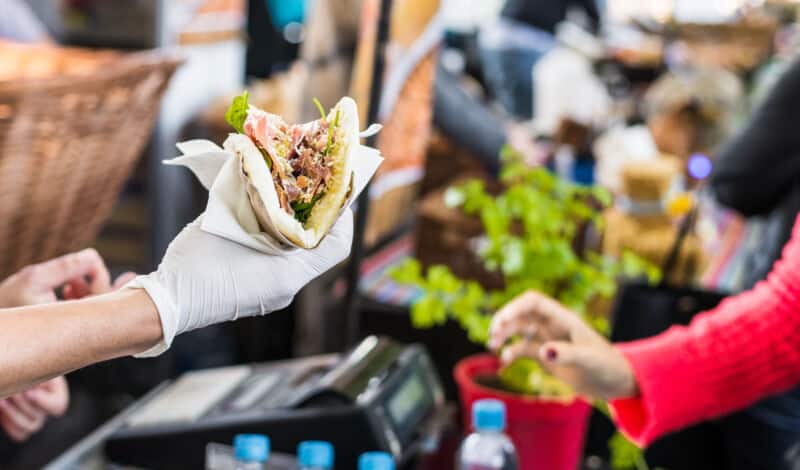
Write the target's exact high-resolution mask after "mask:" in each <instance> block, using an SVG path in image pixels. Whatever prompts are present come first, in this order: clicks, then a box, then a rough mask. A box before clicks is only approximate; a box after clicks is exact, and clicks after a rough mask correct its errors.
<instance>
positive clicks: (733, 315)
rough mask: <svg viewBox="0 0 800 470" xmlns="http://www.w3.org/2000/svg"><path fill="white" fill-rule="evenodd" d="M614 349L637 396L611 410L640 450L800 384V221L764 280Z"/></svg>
mask: <svg viewBox="0 0 800 470" xmlns="http://www.w3.org/2000/svg"><path fill="white" fill-rule="evenodd" d="M619 348H620V350H621V351H622V353H623V354H624V355H625V357H626V358H627V359H628V361H629V362H630V363H631V365H632V367H633V370H634V373H635V375H636V380H637V382H638V384H639V390H640V396H639V397H637V398H632V399H624V400H617V401H614V402H612V403H611V404H610V405H611V410H612V414H613V416H614V417H615V419H616V421H617V423H618V425H619V426H620V429H621V430H622V431H623V432H624V433H625V434H627V435H628V436H629V437H630V438H632V440H633V441H634V442H636V443H637V444H640V445H647V444H649V443H651V442H652V441H653V440H655V439H656V438H658V437H659V436H661V435H663V434H665V433H668V432H670V431H674V430H677V429H679V428H682V427H685V426H687V425H690V424H693V423H696V422H698V421H702V420H706V419H709V418H714V417H717V416H720V415H723V414H726V413H729V412H731V411H734V410H737V409H740V408H743V407H746V406H747V405H749V404H751V403H754V402H755V401H757V400H759V399H761V398H764V397H765V396H767V395H771V394H775V393H779V392H782V391H785V390H786V389H788V388H790V387H791V386H792V385H795V384H797V383H798V382H800V217H799V218H798V220H797V221H795V226H794V230H793V234H792V238H791V240H790V241H789V243H788V244H787V245H786V247H785V248H784V250H783V256H782V258H781V260H780V261H778V262H777V263H776V264H775V266H774V267H773V269H772V272H771V273H770V275H769V277H768V278H767V280H766V281H764V282H761V283H759V284H758V285H757V286H756V287H755V288H754V289H753V290H750V291H748V292H745V293H743V294H740V295H738V296H735V297H731V298H729V299H727V300H725V301H724V302H722V303H721V304H720V305H719V306H718V307H717V308H715V309H713V310H710V311H708V312H705V313H703V314H701V315H698V316H697V317H696V318H695V320H694V321H693V322H692V323H691V324H690V325H689V326H688V327H673V328H671V329H670V330H668V331H666V332H664V333H663V334H661V335H658V336H655V337H653V338H648V339H645V340H641V341H636V342H632V343H627V344H621V345H619Z"/></svg>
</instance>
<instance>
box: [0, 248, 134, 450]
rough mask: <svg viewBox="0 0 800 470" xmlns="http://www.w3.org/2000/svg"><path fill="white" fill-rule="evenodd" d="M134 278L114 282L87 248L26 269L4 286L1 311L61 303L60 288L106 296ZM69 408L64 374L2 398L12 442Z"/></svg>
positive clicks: (1, 419) (68, 293)
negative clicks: (2, 309) (58, 295)
mask: <svg viewBox="0 0 800 470" xmlns="http://www.w3.org/2000/svg"><path fill="white" fill-rule="evenodd" d="M134 277H135V274H133V273H125V274H123V275H122V276H120V277H118V278H117V279H116V281H114V283H113V284H112V283H111V276H110V274H109V272H108V269H107V268H106V266H105V263H104V262H103V260H102V258H101V257H100V255H99V254H98V253H97V251H95V250H93V249H87V250H83V251H80V252H78V253H73V254H69V255H65V256H61V257H59V258H56V259H53V260H50V261H47V262H44V263H39V264H35V265H30V266H27V267H25V268H23V269H22V270H20V271H19V272H17V273H15V274H13V275H11V276H9V277H8V278H6V279H5V280H3V281H2V282H0V308H14V307H22V306H25V305H40V304H47V303H52V302H56V301H57V300H58V298H57V296H56V291H57V289H61V290H62V295H63V297H64V299H67V300H73V299H80V298H83V297H86V296H90V295H98V294H103V293H106V292H110V291H111V290H114V289H117V288H119V287H121V286H122V285H123V284H125V283H127V282H128V281H130V280H131V279H133V278H134ZM68 406H69V388H68V385H67V381H66V379H64V377H63V376H62V377H56V378H54V379H51V380H49V381H47V382H44V383H42V384H40V385H37V386H34V387H32V388H30V389H29V390H26V391H24V392H21V393H18V394H15V395H13V396H10V397H8V398H6V399H3V400H0V427H2V429H3V430H4V431H5V433H6V435H7V436H8V438H9V439H10V440H12V441H14V442H23V441H26V440H27V439H28V438H30V437H31V436H32V435H33V434H35V433H36V432H38V431H40V430H41V429H42V428H43V426H44V425H45V423H46V421H47V419H48V418H50V417H59V416H62V415H63V414H64V413H65V412H66V411H67V407H68ZM0 447H2V446H0ZM2 455H3V453H2V452H0V456H2ZM0 460H2V457H0Z"/></svg>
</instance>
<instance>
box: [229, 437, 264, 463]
mask: <svg viewBox="0 0 800 470" xmlns="http://www.w3.org/2000/svg"><path fill="white" fill-rule="evenodd" d="M269 451H270V442H269V438H268V437H267V436H263V435H261V434H238V435H237V436H236V437H234V438H233V454H234V456H236V459H237V460H241V461H243V462H266V461H267V460H269Z"/></svg>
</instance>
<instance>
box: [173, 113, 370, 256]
mask: <svg viewBox="0 0 800 470" xmlns="http://www.w3.org/2000/svg"><path fill="white" fill-rule="evenodd" d="M372 129H373V130H374V128H372ZM368 130H369V129H368ZM178 149H179V150H180V151H181V153H182V155H181V156H180V157H177V158H173V159H172V160H166V161H164V163H165V164H167V165H175V166H184V167H186V168H188V169H190V170H191V171H192V173H194V174H195V176H196V177H197V179H198V180H200V183H201V184H202V185H203V186H204V187H205V188H206V189H208V192H209V194H208V205H207V206H206V211H205V215H204V216H203V224H202V226H201V227H202V229H203V230H204V231H206V232H208V233H211V234H214V235H217V236H220V237H223V238H226V239H228V240H231V241H233V242H236V243H239V244H241V245H244V246H247V247H249V248H252V249H254V250H258V251H260V252H262V253H266V254H284V253H288V252H292V251H294V250H297V249H299V248H297V247H295V246H289V245H286V244H284V243H281V242H280V241H278V240H276V239H275V238H273V237H272V236H270V235H269V234H266V233H264V232H263V231H262V230H261V227H260V226H259V224H258V220H257V219H256V214H255V212H253V207H252V206H251V205H250V199H249V198H248V196H247V189H246V187H245V184H244V181H243V180H242V177H241V174H242V169H241V163H240V162H239V159H238V158H236V156H235V155H233V154H232V153H230V152H227V151H225V150H224V149H222V148H221V147H220V146H218V145H217V144H215V143H213V142H211V141H208V140H189V141H186V142H181V143H179V144H178ZM382 162H383V157H381V154H380V152H379V151H378V150H377V149H374V148H372V147H367V146H365V145H361V146H360V149H359V154H358V156H357V157H356V158H355V161H354V162H353V191H352V193H351V195H350V198H349V199H348V200H347V202H346V203H345V205H344V207H343V208H342V210H343V211H344V209H346V208H348V207H350V205H351V204H352V203H353V201H354V200H355V199H356V198H358V195H359V194H361V191H363V190H364V188H365V187H366V185H367V183H368V182H369V180H370V179H371V178H372V176H373V175H374V174H375V172H376V171H377V170H378V167H379V166H380V164H381V163H382Z"/></svg>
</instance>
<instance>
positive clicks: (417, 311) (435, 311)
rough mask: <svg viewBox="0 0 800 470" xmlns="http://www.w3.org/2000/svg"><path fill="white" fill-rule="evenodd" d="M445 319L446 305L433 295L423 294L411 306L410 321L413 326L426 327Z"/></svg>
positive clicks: (440, 322)
mask: <svg viewBox="0 0 800 470" xmlns="http://www.w3.org/2000/svg"><path fill="white" fill-rule="evenodd" d="M446 320H447V306H446V305H445V303H444V302H443V301H442V300H441V299H440V298H438V297H437V296H435V295H431V294H425V295H424V296H423V297H422V298H420V299H419V300H418V301H417V302H415V303H414V305H412V306H411V323H412V324H413V325H414V328H421V329H427V328H431V327H433V326H436V325H441V324H443V323H444V322H445V321H446Z"/></svg>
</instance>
